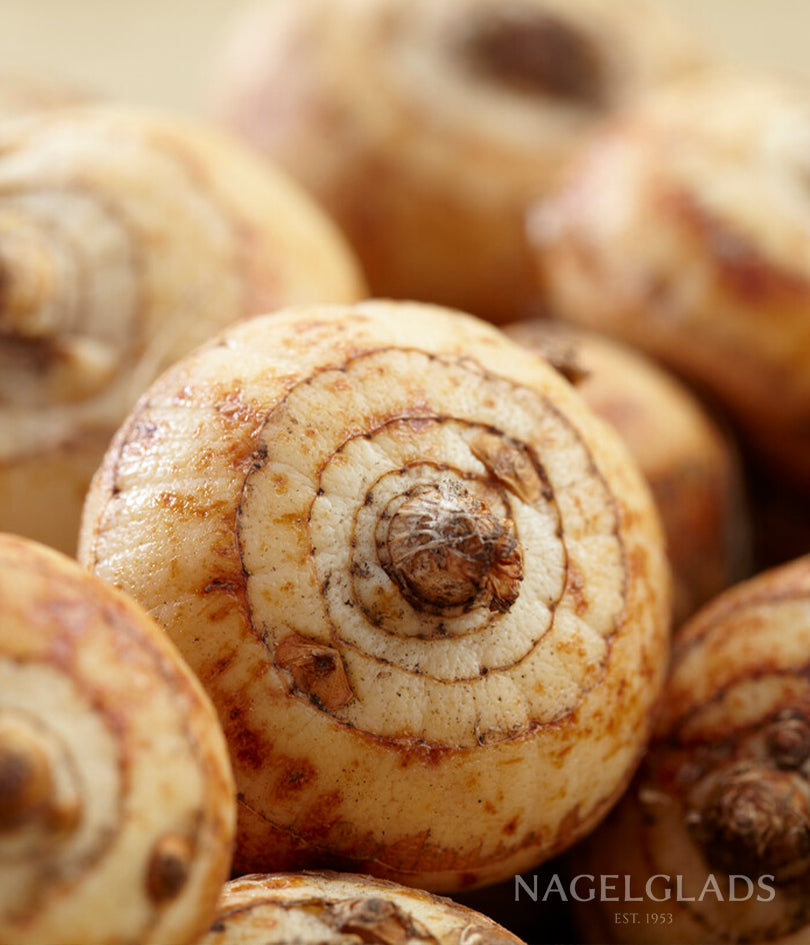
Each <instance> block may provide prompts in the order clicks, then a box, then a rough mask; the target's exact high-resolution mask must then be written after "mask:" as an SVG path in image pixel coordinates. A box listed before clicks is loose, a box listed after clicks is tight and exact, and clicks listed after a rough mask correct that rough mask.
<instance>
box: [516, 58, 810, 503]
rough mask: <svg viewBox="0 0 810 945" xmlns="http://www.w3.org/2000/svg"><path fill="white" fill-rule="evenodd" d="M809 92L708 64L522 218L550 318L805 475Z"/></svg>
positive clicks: (809, 449) (620, 130) (644, 109)
mask: <svg viewBox="0 0 810 945" xmlns="http://www.w3.org/2000/svg"><path fill="white" fill-rule="evenodd" d="M809 108H810V87H808V86H807V85H806V84H803V83H801V82H799V81H798V80H797V81H795V82H791V81H790V80H788V79H783V80H778V79H774V78H772V77H763V76H761V75H757V74H755V73H754V74H752V73H750V72H747V73H745V74H741V73H736V72H732V71H727V70H722V71H721V70H719V69H718V70H711V71H709V70H707V71H706V72H704V73H703V74H701V75H700V76H693V77H691V78H690V79H688V80H683V81H681V82H679V83H673V85H672V86H670V87H669V88H668V89H667V90H665V91H662V92H660V93H659V94H651V95H650V96H649V97H647V98H646V99H645V100H643V101H641V100H640V101H639V102H638V103H637V106H636V107H635V108H633V109H629V110H628V111H627V112H626V113H625V114H624V115H623V116H622V118H621V119H617V120H616V121H615V122H613V123H611V125H610V126H609V127H606V128H604V129H603V131H602V133H601V134H600V135H599V136H597V138H595V139H594V141H593V142H592V143H591V144H590V145H589V146H588V147H587V148H586V149H584V150H583V153H582V154H581V155H580V157H579V158H578V159H577V161H576V162H575V163H574V165H573V166H572V167H571V168H569V170H568V173H567V177H566V183H565V185H564V186H563V187H561V189H560V192H559V193H558V194H557V195H556V196H555V197H554V199H553V200H551V201H547V202H545V203H544V204H541V205H538V206H537V207H536V208H535V210H534V211H532V212H531V213H530V214H529V217H528V220H529V222H528V230H529V233H530V237H531V240H532V242H533V245H534V247H535V258H536V263H537V267H538V278H540V279H541V281H542V282H543V284H544V294H545V296H546V297H547V298H548V300H549V305H550V307H551V310H552V311H553V312H554V314H555V315H556V316H558V317H560V318H562V319H565V320H570V321H574V322H577V323H579V324H582V325H586V326H588V327H590V328H594V329H596V330H598V331H602V332H604V333H606V334H611V335H614V336H616V337H619V338H621V339H623V340H625V341H628V342H630V343H631V344H633V345H635V346H637V347H638V348H640V349H641V350H643V351H646V352H647V353H648V354H651V355H653V356H654V357H656V358H657V359H659V360H660V361H661V362H662V363H663V364H665V365H667V366H668V367H669V368H670V369H672V370H674V371H676V372H677V373H679V374H681V375H683V376H684V377H685V378H686V379H688V380H689V381H690V383H691V384H692V385H693V386H694V387H695V388H697V389H698V390H699V391H701V392H702V393H704V394H705V395H706V396H708V397H710V398H711V399H712V400H713V401H714V402H715V403H717V404H718V405H719V406H720V407H721V408H722V409H723V410H725V412H726V413H727V414H728V415H729V417H730V418H731V420H733V422H734V424H735V425H736V428H737V430H738V431H739V432H740V433H741V435H742V437H743V439H744V441H745V443H746V444H747V445H748V447H749V448H750V450H751V452H752V453H753V454H754V457H755V458H756V460H757V462H758V463H759V464H760V465H761V466H763V467H764V468H765V469H766V470H767V471H769V473H770V474H771V475H774V476H775V477H776V478H777V479H780V480H782V481H786V482H791V483H793V485H794V487H796V488H798V489H800V490H801V491H802V492H804V493H806V491H807V483H808V481H810V436H808V430H810V380H809V379H810V320H808V317H807V311H808V306H809V305H810V223H808V221H810V203H808V197H807V186H806V185H807V181H806V176H805V172H804V160H805V153H806V147H805V138H806V134H807V129H808V109H809Z"/></svg>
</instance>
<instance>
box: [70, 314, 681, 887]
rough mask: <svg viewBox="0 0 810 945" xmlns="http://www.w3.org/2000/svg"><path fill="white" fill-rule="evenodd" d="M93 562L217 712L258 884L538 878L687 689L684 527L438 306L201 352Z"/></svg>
mask: <svg viewBox="0 0 810 945" xmlns="http://www.w3.org/2000/svg"><path fill="white" fill-rule="evenodd" d="M80 554H81V560H83V561H84V562H85V564H86V565H87V566H88V567H90V568H92V569H94V570H95V571H96V572H97V573H99V574H100V575H102V576H104V577H105V579H106V580H108V581H110V582H112V583H113V584H116V585H118V586H120V587H123V588H126V589H127V590H128V591H129V592H130V593H132V594H133V595H134V596H135V597H136V598H137V599H138V600H139V601H141V603H143V604H144V605H145V606H146V607H147V608H148V609H149V610H150V611H151V613H152V614H153V615H154V616H155V617H156V619H157V620H158V622H159V623H161V624H162V625H163V626H164V627H165V628H166V630H167V632H168V633H169V634H170V636H171V638H172V639H173V640H174V641H175V643H177V645H178V646H179V647H180V649H181V651H182V653H183V655H184V656H185V658H186V659H187V661H188V662H189V663H190V665H191V666H192V668H193V669H194V670H195V672H196V673H197V675H198V676H199V678H200V679H201V681H202V682H203V684H204V686H205V687H206V689H207V691H208V692H209V694H210V695H211V697H212V700H213V701H214V704H215V705H216V706H217V708H218V711H219V717H220V721H221V722H222V725H223V728H224V730H225V733H226V737H227V739H228V742H229V746H230V749H231V757H232V762H233V766H234V769H235V773H236V779H237V787H238V791H239V800H240V825H239V838H238V841H237V851H236V864H237V868H238V869H240V870H242V871H244V872H250V871H268V870H281V869H291V868H299V867H314V866H317V867H323V866H325V865H329V866H331V867H333V868H337V867H339V868H341V869H345V868H347V867H351V869H352V870H354V871H358V872H371V873H373V874H376V875H382V876H384V877H387V878H390V879H397V880H399V881H404V882H406V883H408V884H412V885H414V884H415V885H421V886H422V887H423V888H430V889H434V890H437V891H450V890H452V889H454V888H458V887H459V886H470V885H475V884H477V883H481V882H486V881H495V880H497V879H498V878H504V877H506V876H509V875H512V874H513V873H514V872H516V871H520V870H521V869H525V868H528V867H529V866H530V865H532V864H533V863H536V862H537V861H538V859H541V858H542V857H544V856H548V855H550V854H551V853H552V852H554V851H556V850H559V849H562V848H563V847H564V846H566V845H568V844H569V843H570V842H572V841H573V839H575V838H576V837H577V836H579V835H581V833H582V832H584V831H585V830H587V829H588V826H589V825H590V824H591V823H592V822H593V820H594V819H595V818H597V817H598V816H600V814H601V812H602V811H603V810H605V809H606V806H607V805H608V804H609V803H610V800H611V799H612V798H613V797H614V796H615V794H616V792H618V791H619V790H620V789H621V787H622V786H623V784H624V783H625V781H626V779H627V777H628V776H629V772H630V770H631V769H632V767H633V766H634V765H635V763H636V760H637V758H638V754H639V751H640V749H641V746H642V745H643V743H644V739H645V737H646V736H645V733H646V732H647V731H648V726H649V711H650V708H651V706H652V704H653V701H654V699H655V697H656V694H657V692H658V691H659V687H660V685H661V682H662V678H663V673H664V667H665V662H666V651H667V628H668V619H669V617H668V615H669V610H668V607H669V591H668V578H667V570H666V563H665V557H664V550H663V542H662V538H661V530H660V525H659V523H658V520H657V517H656V514H655V511H654V507H653V504H652V499H651V497H650V495H649V490H648V489H647V488H646V486H645V484H644V483H643V481H642V479H641V476H640V473H639V472H638V470H637V469H636V467H635V466H634V465H633V463H632V461H631V460H630V459H629V457H628V454H627V452H626V451H625V449H624V447H623V446H622V444H621V443H620V442H619V440H618V437H617V436H616V435H615V434H614V433H613V432H612V431H610V430H609V429H608V428H607V427H606V426H605V425H603V424H602V423H601V422H600V421H598V420H597V419H596V417H595V416H594V415H593V414H591V413H590V412H589V411H588V409H587V408H586V407H585V405H584V402H583V401H582V400H581V399H580V398H579V396H578V395H577V394H576V392H575V391H574V389H573V388H572V387H571V386H570V385H569V384H568V382H567V381H565V380H564V379H563V377H562V376H561V375H560V374H558V373H557V372H556V371H555V370H554V369H553V368H552V367H551V366H550V365H549V364H548V363H547V362H546V361H544V360H542V359H540V358H539V357H536V356H534V355H532V354H530V353H528V352H526V351H524V350H523V349H521V348H520V347H518V346H517V345H515V344H513V343H512V342H510V341H509V340H508V339H507V338H506V337H505V336H504V335H503V334H502V333H501V332H499V331H498V330H497V329H495V328H494V327H492V326H491V325H488V324H486V323H484V322H482V321H480V320H477V319H474V318H471V317H469V316H465V315H462V314H461V313H459V312H456V311H451V310H448V309H441V308H437V307H434V306H426V305H419V304H416V303H407V302H365V303H362V304H359V305H355V306H338V305H321V306H309V307H298V308H292V309H287V310H284V311H277V312H275V313H273V314H270V315H267V316H261V317H258V318H255V319H252V320H250V321H247V322H245V323H243V324H241V325H239V326H235V327H233V328H232V329H229V330H228V331H227V332H225V333H224V334H222V335H220V336H219V337H218V338H216V339H214V340H212V341H211V342H210V343H209V344H207V345H206V346H204V347H203V348H200V349H199V350H198V351H197V352H196V353H194V354H192V355H191V356H190V357H189V358H187V359H185V360H184V361H182V362H179V363H178V364H177V365H176V366H175V367H174V368H173V369H172V370H170V371H169V372H168V373H167V374H165V375H164V376H163V377H162V378H161V379H160V380H159V381H157V382H156V383H155V384H154V385H153V386H152V388H151V389H150V390H149V391H148V392H147V394H146V395H145V396H144V398H142V400H141V402H140V404H139V406H138V407H137V408H136V410H135V411H134V412H133V413H132V414H131V416H130V418H129V419H128V421H127V422H126V423H125V424H124V426H123V427H122V428H121V429H120V431H119V433H118V435H117V436H116V438H115V440H114V442H113V444H112V446H111V448H110V450H109V451H108V454H107V457H106V460H105V463H104V465H103V467H102V469H101V470H100V472H99V474H98V476H97V477H96V481H95V483H94V487H93V489H92V490H91V493H90V495H89V497H88V502H87V506H86V509H85V518H84V523H83V533H82V548H81V553H80ZM383 799H384V800H383Z"/></svg>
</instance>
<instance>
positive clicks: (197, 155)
mask: <svg viewBox="0 0 810 945" xmlns="http://www.w3.org/2000/svg"><path fill="white" fill-rule="evenodd" d="M363 292H364V290H363V287H362V284H361V278H360V276H359V274H358V269H357V267H356V265H355V262H354V260H353V258H352V257H351V254H350V252H349V250H348V248H347V246H346V244H345V243H344V241H343V239H342V237H340V235H339V234H338V232H337V230H336V229H335V228H334V226H333V225H332V224H331V222H329V221H328V220H327V219H326V217H325V216H324V214H323V213H322V212H321V211H320V210H319V209H318V208H316V207H315V206H314V205H313V204H312V202H311V201H310V199H309V198H308V197H307V196H306V195H304V193H303V192H302V191H300V190H299V188H298V187H297V186H296V185H294V184H293V183H292V182H291V181H290V180H288V179H287V178H286V177H284V176H282V175H281V174H279V173H278V172H275V171H273V170H272V168H271V167H270V166H269V165H268V164H267V163H266V162H264V161H262V160H261V159H260V158H258V157H256V156H255V155H253V154H251V153H250V152H249V151H248V150H247V149H246V148H244V146H243V145H242V144H241V143H239V142H236V141H233V140H231V139H229V138H228V137H227V136H225V135H224V134H222V133H220V132H218V131H214V130H211V129H209V128H207V127H205V126H204V125H202V124H199V123H193V122H190V121H187V120H181V119H180V118H176V117H173V116H168V115H160V114H156V113H152V112H145V111H140V110H133V109H130V108H124V107H120V106H112V105H109V106H101V105H97V106H90V105H88V106H84V107H77V108H75V109H57V110H54V111H51V112H47V113H42V114H41V115H38V116H36V117H31V118H28V119H21V120H17V121H14V122H9V123H7V124H5V125H3V126H2V128H0V530H2V531H10V532H17V533H21V534H25V535H28V536H29V537H31V538H36V539H38V540H41V541H45V542H46V543H48V544H51V545H53V546H55V547H58V548H59V549H60V550H63V551H67V552H69V553H74V552H75V548H76V540H77V534H78V521H79V516H80V514H81V505H82V501H83V497H84V493H85V492H86V489H87V486H88V484H89V481H90V478H91V476H92V473H93V471H94V470H95V468H96V466H97V465H98V463H99V462H100V461H101V457H102V455H103V453H104V449H105V448H106V446H107V443H108V442H109V439H110V437H111V436H112V434H113V432H114V431H115V429H116V428H117V427H118V425H119V424H120V423H121V421H122V420H123V418H124V416H125V415H126V413H127V411H129V410H130V409H131V407H132V405H133V404H134V402H135V400H136V399H137V396H138V395H139V394H140V393H141V392H142V390H143V389H144V388H145V387H146V386H147V385H148V383H149V382H150V381H151V380H153V379H154V377H155V376H156V375H157V374H158V373H159V372H160V370H162V369H163V368H165V367H166V366H167V365H169V364H171V363H172V362H173V361H174V360H175V359H177V358H178V357H180V356H182V355H183V354H185V353H186V352H188V351H190V350H191V349H192V348H193V347H195V346H196V345H197V344H199V343H201V342H202V341H203V340H205V339H206V338H208V337H209V336H210V335H212V334H214V332H215V331H217V330H219V329H221V328H223V327H224V326H225V325H227V324H229V323H230V322H232V321H235V320H236V319H238V318H241V317H244V316H248V315H254V314H256V313H258V312H264V311H269V310H271V309H273V308H275V307H278V306H281V305H285V304H291V303H298V302H318V301H338V302H348V301H354V300H355V299H357V298H358V297H360V296H361V295H362V294H363Z"/></svg>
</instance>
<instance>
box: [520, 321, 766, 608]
mask: <svg viewBox="0 0 810 945" xmlns="http://www.w3.org/2000/svg"><path fill="white" fill-rule="evenodd" d="M506 332H507V334H508V335H509V336H510V337H511V338H512V339H513V340H515V341H517V342H519V343H521V344H523V345H526V346H528V347H529V348H530V349H532V350H535V351H537V352H538V353H539V354H542V355H544V356H545V357H547V358H548V359H549V360H551V362H552V363H553V364H554V365H555V366H556V367H557V368H558V369H559V370H562V371H563V373H565V374H566V375H567V376H569V378H570V379H571V380H573V381H574V383H575V384H576V386H577V390H578V391H579V393H580V394H581V395H582V397H583V398H584V399H585V402H586V403H587V404H588V406H589V407H591V409H592V410H594V411H595V413H596V414H597V415H598V416H600V417H602V418H603V419H605V420H607V421H608V422H609V423H610V424H611V425H612V426H614V427H615V428H616V430H617V431H618V432H619V434H620V435H621V437H622V439H623V440H624V442H625V443H626V445H627V446H628V448H629V449H630V453H631V454H632V455H633V457H634V458H635V459H636V461H637V462H638V465H639V467H640V469H641V471H642V472H643V473H644V476H645V478H646V479H647V482H648V483H649V484H650V487H651V489H652V493H653V497H654V498H655V500H656V505H657V506H658V510H659V512H660V514H661V519H662V522H663V525H664V533H665V535H666V539H667V554H668V556H669V560H670V563H671V565H672V572H673V578H674V593H673V623H674V625H675V626H676V627H678V626H680V625H681V623H682V622H683V621H684V620H685V619H686V618H687V617H689V616H690V615H691V614H692V613H694V612H695V611H696V610H697V609H698V607H699V606H700V605H701V604H704V603H706V601H708V600H709V599H710V598H712V597H714V596H715V595H716V594H718V593H719V592H720V591H722V590H724V589H725V588H726V587H728V586H729V585H731V584H734V583H735V582H736V581H738V580H742V578H743V577H747V576H748V574H749V573H750V570H749V569H750V567H751V558H752V550H751V525H750V523H749V512H748V508H747V504H748V503H747V501H746V497H745V496H744V488H743V472H742V468H741V463H740V458H739V456H738V455H737V452H736V448H735V445H734V442H733V440H732V438H731V436H730V435H729V434H728V432H727V431H726V430H724V429H722V428H721V426H720V425H719V424H718V423H717V422H715V420H714V418H713V417H712V416H711V414H710V413H709V412H708V411H707V410H706V409H705V408H704V406H703V405H702V404H701V403H700V401H699V400H698V399H697V398H696V397H695V396H694V395H693V394H692V393H691V392H690V391H689V389H688V388H687V387H685V386H684V385H683V384H681V383H680V382H679V381H678V379H677V378H676V377H674V376H673V375H671V374H669V373H668V372H667V371H665V370H664V369H662V368H661V367H659V366H658V365H657V364H655V363H654V362H653V361H652V360H650V359H649V358H646V357H645V356H644V355H643V354H642V353H641V352H639V351H636V350H633V349H632V348H630V347H629V346H627V345H623V344H622V343H621V342H619V341H615V340H612V339H611V338H609V337H608V336H605V335H600V334H597V333H596V332H591V331H588V330H586V329H583V328H579V327H578V326H575V325H570V324H564V323H561V322H557V321H553V320H551V319H542V320H541V319H526V320H524V321H522V322H515V323H514V324H513V325H510V326H507V329H506Z"/></svg>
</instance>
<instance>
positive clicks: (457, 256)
mask: <svg viewBox="0 0 810 945" xmlns="http://www.w3.org/2000/svg"><path fill="white" fill-rule="evenodd" d="M702 58H703V54H702V51H701V52H698V51H697V44H695V43H694V42H693V41H692V39H691V38H690V37H688V36H687V35H686V31H682V30H681V29H680V28H679V26H678V25H676V24H673V23H672V22H671V21H670V20H669V18H668V17H667V16H665V15H664V14H663V11H662V10H661V9H660V8H659V7H658V6H657V5H655V4H653V3H647V2H636V0H629V2H628V0H613V2H611V3H605V2H602V0H596V2H594V0H508V2H504V0H443V2H442V3H434V2H433V0H318V2H308V3H297V2H295V0H289V2H283V0H282V2H279V0H274V2H265V3H263V4H254V5H253V6H252V7H251V8H249V9H248V10H246V11H244V12H240V14H239V15H238V16H237V17H235V21H234V24H233V28H232V30H231V34H230V35H229V36H228V37H227V39H226V42H225V43H224V48H223V53H222V57H221V62H220V63H219V64H218V65H217V68H216V73H215V77H214V80H213V85H214V90H215V91H214V96H213V97H214V104H213V110H214V113H215V115H216V116H217V117H218V118H219V119H220V120H221V121H222V122H223V123H224V124H225V125H226V126H227V127H229V128H230V129H232V130H234V131H235V132H237V133H238V134H240V135H243V136H244V137H245V138H246V139H247V140H248V141H250V142H251V143H252V144H253V145H255V146H256V147H257V148H258V149H259V150H261V151H263V152H264V153H265V154H267V155H268V156H269V157H270V158H272V159H273V160H276V161H278V162H279V163H280V164H281V165H282V166H283V167H285V168H287V169H288V171H289V172H290V173H291V174H293V175H294V176H295V177H296V178H297V179H298V180H299V181H300V182H301V183H302V184H303V185H304V186H305V187H306V188H307V189H308V190H309V191H310V192H311V193H312V194H314V195H315V196H316V198H317V199H318V200H319V201H320V202H321V203H322V204H323V205H324V206H325V207H326V208H327V209H328V210H329V212H330V213H331V214H332V216H333V217H334V218H335V219H336V220H337V221H338V223H339V224H340V226H341V227H342V228H343V230H344V232H345V233H346V234H347V236H348V238H349V240H350V242H351V243H352V245H353V246H354V248H355V250H356V252H357V253H358V256H359V257H360V260H361V262H362V265H363V269H364V271H365V273H366V275H367V277H368V280H369V284H370V286H371V291H372V294H373V295H374V296H377V297H385V298H402V299H417V300H421V301H428V302H435V303H440V304H443V305H449V306H452V307H455V308H459V309H462V310H464V311H468V312H471V313H472V314H474V315H478V316H481V317H484V318H487V319H489V320H491V321H494V322H498V323H503V322H507V321H511V320H513V319H516V318H520V317H523V316H526V315H529V314H540V313H541V310H542V301H541V300H539V299H538V293H537V286H536V279H535V277H534V272H533V266H532V259H531V253H530V252H529V248H528V246H527V244H526V240H525V234H524V216H525V211H526V207H527V205H528V202H529V201H531V200H535V199H538V198H543V197H545V196H546V195H547V194H549V193H550V192H551V191H552V190H553V189H554V188H555V186H556V184H557V181H558V177H559V173H560V169H561V168H562V167H564V166H565V165H566V164H567V162H568V161H569V160H570V159H571V157H572V155H573V154H574V153H576V151H577V149H578V148H579V147H580V146H581V145H582V144H583V143H584V142H585V141H586V140H588V138H589V136H590V135H591V134H592V133H593V131H594V129H595V127H597V126H598V124H599V123H600V121H601V120H603V119H604V118H605V116H606V115H609V114H612V113H613V112H614V111H615V110H617V109H620V108H623V107H624V106H625V105H626V104H627V103H628V102H630V101H633V100H634V99H635V98H636V97H637V96H638V94H639V93H640V92H641V91H642V90H643V89H645V88H647V87H649V86H652V85H656V84H658V83H659V82H661V81H664V80H666V79H668V78H671V77H672V76H673V75H676V74H679V73H680V72H682V71H685V70H689V69H692V68H694V67H696V65H697V63H699V62H702ZM324 141H328V142H329V147H324V146H323V142H324Z"/></svg>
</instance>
